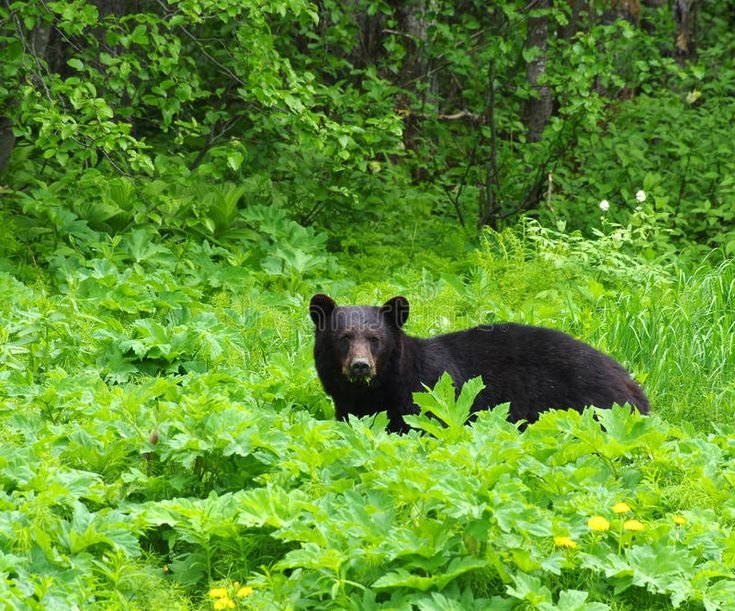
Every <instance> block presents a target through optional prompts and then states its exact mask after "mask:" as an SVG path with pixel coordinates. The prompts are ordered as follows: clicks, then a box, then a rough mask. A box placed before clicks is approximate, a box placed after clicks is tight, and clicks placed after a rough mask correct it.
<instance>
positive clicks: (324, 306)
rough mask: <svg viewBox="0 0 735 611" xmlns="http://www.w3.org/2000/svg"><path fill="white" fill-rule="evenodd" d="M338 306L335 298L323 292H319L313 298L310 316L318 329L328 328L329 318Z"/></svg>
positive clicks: (310, 305)
mask: <svg viewBox="0 0 735 611" xmlns="http://www.w3.org/2000/svg"><path fill="white" fill-rule="evenodd" d="M336 307H337V304H336V303H335V302H334V299H332V298H331V297H328V296H327V295H323V294H322V293H317V294H316V295H314V296H313V297H312V298H311V303H310V304H309V316H311V320H312V321H314V324H315V325H316V327H317V329H319V330H323V329H325V328H326V326H327V320H329V317H330V316H331V315H332V311H333V310H334V308H336Z"/></svg>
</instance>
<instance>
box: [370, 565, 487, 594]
mask: <svg viewBox="0 0 735 611" xmlns="http://www.w3.org/2000/svg"><path fill="white" fill-rule="evenodd" d="M486 566H488V562H487V561H486V560H481V559H479V558H468V557H465V558H455V559H454V560H452V561H451V562H450V563H449V566H448V567H447V568H446V569H445V570H443V571H441V572H437V573H436V574H434V575H430V576H425V575H415V574H413V573H411V572H409V571H407V570H406V569H397V570H395V571H391V572H390V573H388V574H386V575H383V576H382V577H381V578H380V579H378V580H377V581H375V582H374V583H373V585H372V587H373V588H381V589H386V590H387V589H391V588H414V589H417V590H421V591H426V590H428V589H429V588H439V589H441V588H443V587H445V586H446V585H447V584H448V583H449V582H450V581H452V580H453V579H456V578H457V577H459V576H460V575H463V574H465V573H467V572H469V571H474V570H476V569H482V568H485V567H486Z"/></svg>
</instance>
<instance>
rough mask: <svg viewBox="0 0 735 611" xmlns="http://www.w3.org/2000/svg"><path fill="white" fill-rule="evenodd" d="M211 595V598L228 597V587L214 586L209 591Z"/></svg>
mask: <svg viewBox="0 0 735 611" xmlns="http://www.w3.org/2000/svg"><path fill="white" fill-rule="evenodd" d="M209 596H210V597H211V598H227V589H226V588H212V589H211V590H210V591H209Z"/></svg>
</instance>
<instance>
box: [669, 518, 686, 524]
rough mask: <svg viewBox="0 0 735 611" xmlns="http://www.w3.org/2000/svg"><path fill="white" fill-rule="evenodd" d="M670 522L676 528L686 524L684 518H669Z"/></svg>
mask: <svg viewBox="0 0 735 611" xmlns="http://www.w3.org/2000/svg"><path fill="white" fill-rule="evenodd" d="M671 520H672V521H673V522H674V524H676V525H677V526H681V525H682V524H686V523H687V519H686V518H685V517H684V516H674V517H673V518H671Z"/></svg>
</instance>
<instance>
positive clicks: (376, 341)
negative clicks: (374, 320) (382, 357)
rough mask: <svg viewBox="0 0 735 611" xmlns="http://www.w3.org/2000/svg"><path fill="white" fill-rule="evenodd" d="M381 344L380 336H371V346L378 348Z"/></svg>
mask: <svg viewBox="0 0 735 611" xmlns="http://www.w3.org/2000/svg"><path fill="white" fill-rule="evenodd" d="M378 346H380V338H378V337H371V338H370V347H371V348H377V347H378Z"/></svg>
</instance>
